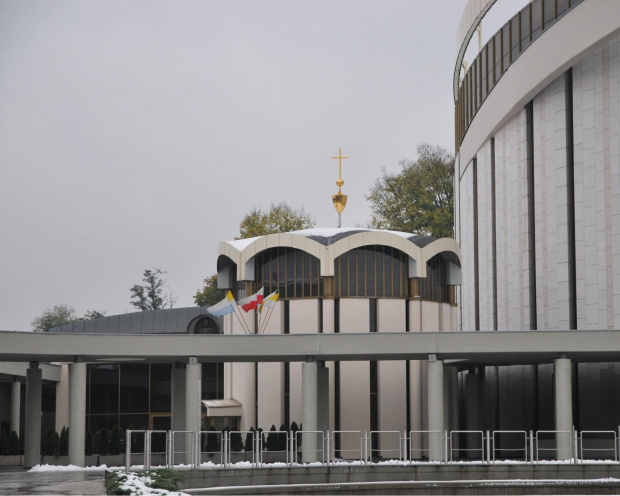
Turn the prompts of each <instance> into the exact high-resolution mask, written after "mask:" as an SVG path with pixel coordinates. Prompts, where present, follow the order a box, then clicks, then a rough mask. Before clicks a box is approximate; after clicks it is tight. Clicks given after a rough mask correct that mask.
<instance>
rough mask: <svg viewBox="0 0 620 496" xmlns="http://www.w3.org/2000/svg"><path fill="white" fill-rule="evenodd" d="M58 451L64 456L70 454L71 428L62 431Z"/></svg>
mask: <svg viewBox="0 0 620 496" xmlns="http://www.w3.org/2000/svg"><path fill="white" fill-rule="evenodd" d="M58 451H59V452H60V454H61V455H62V456H65V455H68V454H69V428H68V427H63V428H62V430H61V431H60V439H59V441H58Z"/></svg>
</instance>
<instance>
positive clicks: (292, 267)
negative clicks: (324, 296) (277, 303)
mask: <svg viewBox="0 0 620 496" xmlns="http://www.w3.org/2000/svg"><path fill="white" fill-rule="evenodd" d="M255 269H256V286H257V288H261V287H264V288H265V294H269V293H272V292H273V291H276V290H278V292H279V293H280V298H283V299H286V298H308V297H317V296H319V272H320V271H319V259H318V258H316V257H313V256H312V255H310V254H308V253H306V252H304V251H301V250H296V249H293V248H282V247H280V248H273V249H270V250H266V251H264V252H262V253H259V254H258V255H257V256H256V260H255Z"/></svg>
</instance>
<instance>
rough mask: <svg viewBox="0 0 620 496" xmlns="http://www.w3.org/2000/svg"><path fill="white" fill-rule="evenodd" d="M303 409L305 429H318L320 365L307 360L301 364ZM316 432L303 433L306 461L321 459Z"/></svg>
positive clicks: (302, 446) (304, 457)
mask: <svg viewBox="0 0 620 496" xmlns="http://www.w3.org/2000/svg"><path fill="white" fill-rule="evenodd" d="M301 381H302V382H301V410H302V424H303V430H304V431H316V430H318V398H317V396H318V367H317V363H316V362H312V361H307V362H306V363H303V364H302V366H301ZM317 442H318V439H317V435H316V434H305V435H303V439H302V444H301V452H302V461H303V462H304V463H309V462H316V461H319V457H318V452H317V449H318V444H317Z"/></svg>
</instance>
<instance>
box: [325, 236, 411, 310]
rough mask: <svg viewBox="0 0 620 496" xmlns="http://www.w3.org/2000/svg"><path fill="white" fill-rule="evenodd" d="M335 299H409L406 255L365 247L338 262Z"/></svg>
mask: <svg viewBox="0 0 620 496" xmlns="http://www.w3.org/2000/svg"><path fill="white" fill-rule="evenodd" d="M335 266H336V274H335V279H336V295H337V296H341V297H346V296H360V297H369V298H370V297H377V298H383V297H390V296H394V297H399V298H403V297H405V296H406V294H405V292H404V289H405V286H404V285H403V284H402V283H401V282H400V281H401V280H402V279H403V278H406V277H407V255H405V254H404V253H402V252H401V251H399V250H396V249H394V248H392V247H389V246H366V247H363V248H356V249H354V250H351V251H348V252H347V253H344V254H342V255H341V256H340V257H338V258H337V259H336V263H335Z"/></svg>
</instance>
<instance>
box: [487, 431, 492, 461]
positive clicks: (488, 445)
mask: <svg viewBox="0 0 620 496" xmlns="http://www.w3.org/2000/svg"><path fill="white" fill-rule="evenodd" d="M487 463H491V434H490V433H489V431H487Z"/></svg>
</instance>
